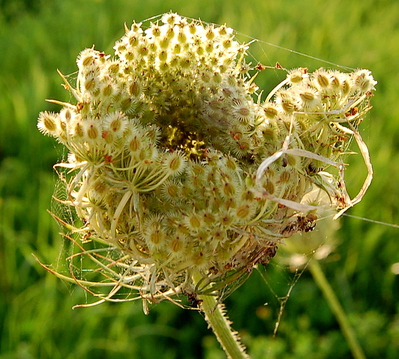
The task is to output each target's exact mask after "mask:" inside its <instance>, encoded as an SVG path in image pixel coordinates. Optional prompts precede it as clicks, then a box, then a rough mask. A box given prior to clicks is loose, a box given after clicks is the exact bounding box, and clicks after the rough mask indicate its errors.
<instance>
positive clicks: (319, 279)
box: [308, 260, 366, 359]
mask: <svg viewBox="0 0 399 359" xmlns="http://www.w3.org/2000/svg"><path fill="white" fill-rule="evenodd" d="M308 268H309V270H310V272H311V273H312V276H313V278H314V280H315V281H316V283H317V285H318V286H319V288H320V290H321V291H322V292H323V295H324V297H325V298H326V300H327V303H328V305H329V306H330V308H331V310H332V312H333V313H334V315H335V317H336V319H337V321H338V323H339V325H340V327H341V331H342V334H343V335H344V337H345V339H346V341H347V343H348V345H349V348H350V350H351V352H352V355H353V357H354V358H355V359H366V356H365V355H364V352H363V349H362V347H361V346H360V344H359V342H358V340H357V337H356V334H355V332H354V330H353V328H352V327H351V325H350V323H349V319H348V316H347V315H346V313H345V311H344V310H343V308H342V306H341V304H340V303H339V301H338V298H337V296H336V295H335V292H334V290H333V289H332V288H331V286H330V283H328V280H327V278H326V277H325V275H324V273H323V270H322V269H321V267H320V264H319V262H318V261H317V260H312V261H311V262H310V263H309V267H308Z"/></svg>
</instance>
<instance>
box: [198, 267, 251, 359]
mask: <svg viewBox="0 0 399 359" xmlns="http://www.w3.org/2000/svg"><path fill="white" fill-rule="evenodd" d="M200 278H201V276H200V274H199V273H196V274H194V279H195V281H196V282H198V281H199V280H200ZM198 299H199V300H200V301H201V302H200V303H201V304H200V307H201V310H202V312H203V313H204V314H205V319H206V321H207V323H208V324H209V326H210V327H211V328H212V331H213V333H214V334H215V336H216V338H217V340H218V341H219V343H220V345H221V346H222V348H223V350H224V351H225V353H226V355H227V357H228V358H230V359H249V356H248V355H247V354H246V353H245V348H244V346H243V345H242V344H241V343H240V338H239V336H238V333H237V332H235V331H234V330H233V328H232V327H231V326H230V324H231V322H230V321H229V319H228V318H227V315H226V312H225V310H224V308H225V307H224V305H223V304H222V303H218V301H217V299H216V298H215V297H213V296H211V295H198Z"/></svg>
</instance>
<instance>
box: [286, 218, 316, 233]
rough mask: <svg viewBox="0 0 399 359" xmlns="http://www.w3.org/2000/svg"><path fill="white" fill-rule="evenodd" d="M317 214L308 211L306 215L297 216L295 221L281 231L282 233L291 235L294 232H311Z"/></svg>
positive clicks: (314, 225)
mask: <svg viewBox="0 0 399 359" xmlns="http://www.w3.org/2000/svg"><path fill="white" fill-rule="evenodd" d="M316 220H317V216H316V215H315V214H313V213H309V214H308V215H306V216H298V217H297V219H296V221H294V222H291V223H290V224H288V225H287V226H286V227H285V228H284V229H283V231H282V234H283V235H288V236H291V235H292V234H294V233H296V232H311V231H313V230H314V229H315V227H316Z"/></svg>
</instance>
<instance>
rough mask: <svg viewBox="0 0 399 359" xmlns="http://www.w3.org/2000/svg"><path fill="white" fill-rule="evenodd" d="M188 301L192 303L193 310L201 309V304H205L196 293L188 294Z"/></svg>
mask: <svg viewBox="0 0 399 359" xmlns="http://www.w3.org/2000/svg"><path fill="white" fill-rule="evenodd" d="M186 295H187V299H188V301H189V303H190V307H191V308H199V307H200V305H201V303H202V302H203V300H202V299H198V296H197V294H195V293H186Z"/></svg>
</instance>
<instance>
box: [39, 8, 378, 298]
mask: <svg viewBox="0 0 399 359" xmlns="http://www.w3.org/2000/svg"><path fill="white" fill-rule="evenodd" d="M247 48H248V45H246V44H241V43H239V42H238V41H237V40H236V39H235V37H234V32H233V30H232V29H230V28H228V27H226V26H216V25H209V24H204V23H202V22H200V21H196V20H188V19H186V18H183V17H180V16H179V15H177V14H173V13H168V14H165V15H163V16H162V18H161V19H160V20H159V21H158V22H155V23H151V24H150V25H149V26H148V27H147V28H145V29H144V28H143V27H142V25H141V24H137V23H134V24H133V25H132V26H131V28H130V29H128V28H126V33H125V35H124V36H123V37H122V39H120V40H119V41H117V42H116V44H115V46H114V49H115V55H114V56H108V55H106V54H104V53H103V52H100V51H97V50H95V49H94V48H89V49H86V50H83V51H82V52H81V53H80V55H79V57H78V59H77V65H78V73H77V77H76V83H75V84H74V85H72V84H71V83H70V81H69V80H68V79H67V78H66V77H64V76H62V77H63V79H64V81H65V84H64V86H65V87H66V89H67V90H68V91H70V92H71V94H72V95H73V96H74V98H75V99H76V103H65V102H60V101H55V100H51V101H52V102H53V103H56V104H60V105H62V107H63V108H62V109H61V111H60V112H59V113H50V112H42V113H41V114H40V116H39V122H38V127H39V130H40V131H41V132H42V133H44V134H46V135H50V136H53V137H55V138H56V139H57V140H58V141H59V142H60V143H62V144H63V145H64V146H65V147H66V148H67V149H68V151H69V155H68V159H67V160H66V161H65V163H59V164H57V165H56V168H57V169H58V171H59V173H60V177H61V179H62V181H63V182H64V183H65V188H66V197H65V199H59V201H60V202H62V203H63V204H65V205H69V206H72V207H73V208H74V209H75V211H76V214H77V222H76V223H78V222H79V223H81V225H79V226H78V225H75V226H74V227H71V225H69V226H70V228H71V229H72V232H73V233H74V234H75V235H76V234H78V235H79V236H80V237H81V239H82V240H83V241H84V242H87V241H89V240H90V241H92V242H94V243H100V244H102V245H104V244H105V245H106V247H105V248H106V251H101V250H100V248H98V247H95V246H94V247H93V246H92V247H90V248H91V249H90V250H88V249H84V245H83V244H82V245H79V247H80V248H81V255H82V256H83V255H86V256H89V257H90V258H91V259H92V261H93V262H94V263H97V266H98V271H100V272H102V273H103V275H104V276H103V278H101V280H100V282H101V285H102V286H105V285H106V283H108V284H109V286H111V288H112V289H111V290H110V293H108V294H101V293H98V294H97V295H98V296H100V297H101V300H107V299H108V300H112V299H113V298H114V297H115V296H116V295H117V293H118V291H119V289H121V288H128V289H129V290H137V293H138V295H137V298H139V297H141V298H144V299H145V300H149V301H156V300H161V299H164V298H171V297H172V296H174V295H179V294H183V295H188V296H189V297H190V298H195V296H196V295H197V294H212V295H219V296H223V295H224V293H226V292H227V291H228V290H230V289H229V288H233V287H234V286H235V283H240V282H242V279H245V278H246V277H247V276H248V274H249V273H251V271H252V269H253V267H254V266H255V265H257V264H258V263H261V264H267V263H268V261H269V260H270V258H271V257H273V256H274V255H275V253H276V250H277V247H278V245H279V244H280V243H281V242H282V241H283V239H284V238H287V237H290V236H291V235H293V234H294V233H296V232H300V231H309V230H311V229H312V228H313V227H314V225H315V221H316V220H317V211H318V208H320V207H321V206H325V205H330V206H333V207H334V208H336V209H337V210H345V209H346V208H348V207H350V206H352V205H353V204H355V203H356V202H358V201H359V200H360V199H361V197H362V195H363V194H364V192H365V190H366V189H367V187H368V185H369V182H370V180H371V165H370V162H369V157H368V152H367V148H366V146H365V145H364V143H363V141H362V140H361V138H360V135H359V133H358V131H357V126H358V124H359V123H360V122H361V119H362V117H363V115H364V114H365V113H366V112H367V111H368V109H369V105H368V100H369V97H370V96H371V95H372V91H373V90H374V85H375V84H376V82H375V81H374V79H373V77H372V75H371V74H370V72H369V71H368V70H356V71H354V72H352V73H342V72H339V71H331V70H324V69H319V70H317V71H315V72H313V73H309V72H308V70H307V69H306V68H298V69H294V70H290V71H287V77H286V79H285V80H284V81H283V82H281V83H280V84H279V85H278V86H276V87H275V88H274V89H273V90H272V91H271V92H270V94H269V95H268V96H267V97H266V98H265V99H264V100H261V96H260V93H259V91H258V88H257V86H256V84H255V82H254V79H255V77H256V73H257V72H259V71H262V70H263V69H264V66H262V65H261V64H258V65H257V66H255V67H251V65H250V64H249V63H246V62H245V54H246V50H247ZM351 137H355V139H356V141H357V142H358V145H359V148H360V150H361V153H362V155H363V158H364V160H365V162H366V165H367V168H368V170H369V174H368V176H367V179H366V181H365V184H364V186H363V188H362V189H361V191H360V193H359V195H357V196H356V197H355V198H353V199H350V198H349V196H348V194H347V192H346V189H345V183H344V180H343V172H344V169H345V168H344V164H343V155H344V154H345V153H346V150H347V145H348V142H349V139H350V138H351ZM61 169H65V170H64V171H61ZM315 186H317V187H318V188H320V189H321V190H322V191H324V192H326V193H327V194H328V198H329V203H318V202H317V201H315V202H314V203H305V202H304V201H303V198H304V196H305V195H306V194H307V193H308V192H309V191H310V190H312V189H313V188H314V187H315ZM110 247H111V248H116V249H117V251H110V250H109V248H110ZM115 253H119V254H115ZM93 271H94V272H95V271H96V270H95V269H93ZM73 276H74V279H75V280H77V281H78V282H79V281H80V284H82V285H86V286H88V287H91V286H92V285H93V286H94V285H95V283H89V281H88V280H83V279H82V280H80V279H79V278H76V277H75V273H73Z"/></svg>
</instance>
